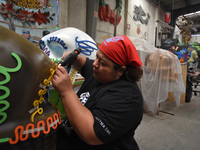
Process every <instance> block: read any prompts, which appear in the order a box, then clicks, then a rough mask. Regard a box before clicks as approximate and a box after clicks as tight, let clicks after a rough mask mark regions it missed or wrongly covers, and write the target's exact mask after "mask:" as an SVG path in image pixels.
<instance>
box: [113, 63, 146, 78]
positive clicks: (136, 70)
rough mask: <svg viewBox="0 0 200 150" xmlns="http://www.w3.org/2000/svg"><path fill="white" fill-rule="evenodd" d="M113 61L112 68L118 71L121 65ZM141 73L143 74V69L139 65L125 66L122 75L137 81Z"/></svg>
mask: <svg viewBox="0 0 200 150" xmlns="http://www.w3.org/2000/svg"><path fill="white" fill-rule="evenodd" d="M113 63H114V70H115V71H118V70H119V69H120V68H121V66H120V65H119V64H117V63H115V62H114V61H113ZM142 75H143V70H142V68H141V67H132V66H127V67H126V71H125V72H124V75H123V77H124V78H126V79H127V80H128V81H130V82H137V81H139V80H140V78H141V77H142Z"/></svg>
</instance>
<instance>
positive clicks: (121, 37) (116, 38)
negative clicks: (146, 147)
mask: <svg viewBox="0 0 200 150" xmlns="http://www.w3.org/2000/svg"><path fill="white" fill-rule="evenodd" d="M119 40H124V37H123V36H116V37H112V38H109V39H106V40H105V41H104V44H105V45H106V46H107V43H110V42H117V41H119Z"/></svg>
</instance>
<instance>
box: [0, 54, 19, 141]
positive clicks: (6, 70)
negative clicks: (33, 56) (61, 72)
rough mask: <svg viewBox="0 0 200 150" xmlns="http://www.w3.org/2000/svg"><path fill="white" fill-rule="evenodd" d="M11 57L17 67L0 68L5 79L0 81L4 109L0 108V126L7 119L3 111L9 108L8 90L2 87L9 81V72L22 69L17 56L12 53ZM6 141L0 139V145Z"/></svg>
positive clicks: (0, 102)
mask: <svg viewBox="0 0 200 150" xmlns="http://www.w3.org/2000/svg"><path fill="white" fill-rule="evenodd" d="M12 56H13V57H14V58H15V59H16V60H17V67H15V68H6V67H3V66H0V74H2V75H4V76H5V79H4V80H3V81H0V90H1V91H4V94H3V95H1V96H0V104H3V105H4V107H2V108H0V118H1V119H0V124H2V123H3V122H4V121H5V120H6V119H7V114H6V113H5V112H4V111H5V110H7V109H8V108H9V106H10V103H9V102H8V101H6V100H5V99H6V98H7V97H8V96H9V95H10V89H9V88H8V87H6V86H3V85H4V84H6V83H8V82H9V81H10V74H9V72H17V71H18V70H20V68H21V67H22V61H21V59H20V58H19V56H18V55H17V54H16V53H12ZM8 140H9V138H7V137H6V138H1V139H0V143H3V142H7V141H8Z"/></svg>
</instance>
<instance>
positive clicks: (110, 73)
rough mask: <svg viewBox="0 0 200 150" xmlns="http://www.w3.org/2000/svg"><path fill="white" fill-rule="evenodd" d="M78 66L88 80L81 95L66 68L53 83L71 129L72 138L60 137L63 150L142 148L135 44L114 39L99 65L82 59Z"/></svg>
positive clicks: (101, 54)
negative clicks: (138, 134) (138, 137)
mask: <svg viewBox="0 0 200 150" xmlns="http://www.w3.org/2000/svg"><path fill="white" fill-rule="evenodd" d="M66 55H67V54H66ZM66 55H65V56H66ZM65 56H63V57H65ZM73 66H74V68H75V69H76V70H78V71H79V72H80V73H81V74H82V75H83V77H85V82H84V83H83V85H82V87H81V88H80V90H79V92H78V93H77V94H76V93H75V92H74V91H73V88H72V85H71V82H70V78H69V75H68V73H67V72H66V70H65V68H63V67H59V68H58V69H57V70H56V73H55V75H54V77H53V80H52V83H53V85H54V87H55V89H56V90H57V91H58V92H59V93H60V96H61V99H62V102H63V106H64V109H65V111H66V115H67V119H68V121H69V123H70V126H71V128H72V131H71V132H70V134H67V133H66V132H65V131H64V130H61V132H59V134H58V149H67V150H71V149H75V150H76V149H85V150H89V149H92V150H97V149H101V150H107V149H108V150H111V149H113V150H118V149H119V150H129V149H131V150H136V149H139V148H138V145H137V143H136V141H135V140H134V138H133V136H134V132H135V130H136V128H137V126H138V125H139V124H140V122H141V119H142V114H143V99H142V94H141V92H140V90H139V88H138V86H137V84H136V81H138V80H139V79H140V78H141V76H142V73H143V71H142V69H141V68H140V67H141V66H142V62H141V60H140V58H139V56H138V54H137V51H136V49H135V47H134V45H133V43H132V42H131V41H130V39H129V38H128V37H126V36H117V37H113V38H109V39H107V40H105V41H104V42H103V43H102V44H101V45H100V46H99V50H98V52H97V55H96V59H95V60H94V61H92V60H89V59H86V58H85V57H84V56H80V55H79V56H78V57H77V59H76V60H75V62H74V64H73Z"/></svg>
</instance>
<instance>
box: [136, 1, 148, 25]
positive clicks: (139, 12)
mask: <svg viewBox="0 0 200 150" xmlns="http://www.w3.org/2000/svg"><path fill="white" fill-rule="evenodd" d="M134 13H135V14H134V15H133V19H134V20H135V21H140V22H141V23H142V24H146V25H147V24H148V21H149V19H150V15H149V13H147V14H146V13H145V12H144V10H143V9H142V7H141V6H139V7H138V6H136V5H135V9H134Z"/></svg>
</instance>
